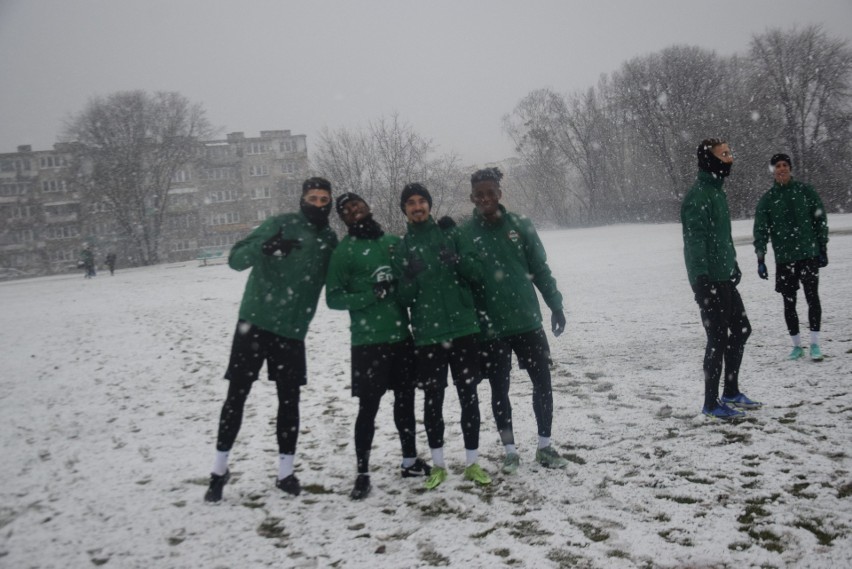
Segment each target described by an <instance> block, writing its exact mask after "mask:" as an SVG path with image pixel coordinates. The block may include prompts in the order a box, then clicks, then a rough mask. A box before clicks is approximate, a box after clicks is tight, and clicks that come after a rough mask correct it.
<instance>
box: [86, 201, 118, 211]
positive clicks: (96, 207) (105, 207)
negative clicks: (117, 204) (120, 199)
mask: <svg viewBox="0 0 852 569" xmlns="http://www.w3.org/2000/svg"><path fill="white" fill-rule="evenodd" d="M112 210H113V207H112V205H111V204H108V203H107V202H95V203H93V204H92V205H90V206H89V211H90V212H91V213H107V212H110V211H112Z"/></svg>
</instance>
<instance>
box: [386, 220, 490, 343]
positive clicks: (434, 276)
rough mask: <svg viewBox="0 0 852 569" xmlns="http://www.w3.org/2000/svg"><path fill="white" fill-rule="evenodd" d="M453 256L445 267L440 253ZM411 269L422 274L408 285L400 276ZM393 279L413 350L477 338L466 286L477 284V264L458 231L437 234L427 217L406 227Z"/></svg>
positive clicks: (437, 228) (476, 321)
mask: <svg viewBox="0 0 852 569" xmlns="http://www.w3.org/2000/svg"><path fill="white" fill-rule="evenodd" d="M442 250H444V251H446V252H447V253H455V254H457V255H458V256H459V262H458V264H457V265H455V266H454V267H450V266H448V265H447V264H445V263H444V262H443V261H441V259H440V253H441V251H442ZM411 263H419V264H422V265H423V266H424V269H423V270H422V271H421V272H420V273H418V274H417V275H416V276H415V277H414V278H413V279H411V278H408V277H407V276H405V270H406V268H407V267H409V265H410V264H411ZM393 270H394V274H395V275H397V277H398V278H399V284H400V286H399V298H400V301H401V302H402V303H403V305H404V306H407V307H410V309H411V331H412V332H413V334H414V344H415V345H417V346H426V345H429V344H437V343H439V342H446V341H448V340H452V339H454V338H461V337H462V336H468V335H470V334H478V333H479V322H478V319H477V316H476V310H475V309H474V306H473V296H472V294H471V291H470V285H469V282H470V281H472V280H476V279H478V278H480V274H481V270H480V265H479V259H478V257H477V255H476V252H475V251H474V250H473V247H472V244H471V243H470V242H467V241H465V240H464V239H462V236H461V232H460V231H459V229H458V228H457V227H453V228H451V229H449V230H443V229H441V228H440V227H439V226H438V224H437V223H435V220H434V219H432V217H431V216H430V217H429V219H428V220H427V221H424V222H423V223H409V224H408V232H407V233H406V234H405V237H403V239H402V242H401V243H400V246H399V247H398V248H397V250H396V251H395V252H394V257H393Z"/></svg>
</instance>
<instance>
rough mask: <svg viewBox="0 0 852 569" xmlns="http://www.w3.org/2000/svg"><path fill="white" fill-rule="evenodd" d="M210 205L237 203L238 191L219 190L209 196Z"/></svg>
mask: <svg viewBox="0 0 852 569" xmlns="http://www.w3.org/2000/svg"><path fill="white" fill-rule="evenodd" d="M207 198H208V200H209V203H223V202H234V201H237V190H219V191H218V192H210V193H209V194H207Z"/></svg>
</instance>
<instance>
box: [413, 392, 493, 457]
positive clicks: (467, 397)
mask: <svg viewBox="0 0 852 569" xmlns="http://www.w3.org/2000/svg"><path fill="white" fill-rule="evenodd" d="M476 387H477V386H476V383H465V382H463V381H460V382H458V383H457V384H456V392H457V393H458V395H459V403H460V404H461V428H462V438H464V448H465V449H467V450H476V449H478V448H479V421H480V418H479V395H478V394H477V391H476ZM423 399H424V401H423V423H424V425H425V426H426V438H427V439H428V440H429V448H441V447H443V446H444V388H443V387H440V388H437V389H429V390H426V391H424V396H423Z"/></svg>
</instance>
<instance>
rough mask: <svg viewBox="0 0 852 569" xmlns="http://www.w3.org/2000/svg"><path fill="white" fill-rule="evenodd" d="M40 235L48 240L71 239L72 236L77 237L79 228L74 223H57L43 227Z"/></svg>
mask: <svg viewBox="0 0 852 569" xmlns="http://www.w3.org/2000/svg"><path fill="white" fill-rule="evenodd" d="M42 236H43V237H44V238H45V239H48V240H54V239H71V238H73V237H79V236H80V230H79V229H78V228H77V227H76V226H74V225H57V226H54V227H47V228H45V230H44V233H42Z"/></svg>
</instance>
